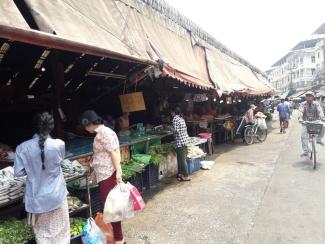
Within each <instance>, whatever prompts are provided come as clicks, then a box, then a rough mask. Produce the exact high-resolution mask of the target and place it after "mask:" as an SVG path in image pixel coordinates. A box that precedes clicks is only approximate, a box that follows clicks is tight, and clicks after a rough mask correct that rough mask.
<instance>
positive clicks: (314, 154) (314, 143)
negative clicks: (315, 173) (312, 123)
mask: <svg viewBox="0 0 325 244" xmlns="http://www.w3.org/2000/svg"><path fill="white" fill-rule="evenodd" d="M315 141H316V138H315V136H313V139H312V148H313V152H312V154H313V167H314V169H316V161H317V159H316V142H315Z"/></svg>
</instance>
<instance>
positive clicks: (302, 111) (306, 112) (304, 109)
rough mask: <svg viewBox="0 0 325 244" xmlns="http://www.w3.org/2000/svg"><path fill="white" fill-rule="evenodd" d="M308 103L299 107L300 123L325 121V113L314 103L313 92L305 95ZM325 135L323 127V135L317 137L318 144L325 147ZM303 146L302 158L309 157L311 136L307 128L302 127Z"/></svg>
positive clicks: (303, 103)
mask: <svg viewBox="0 0 325 244" xmlns="http://www.w3.org/2000/svg"><path fill="white" fill-rule="evenodd" d="M305 98H306V101H305V102H302V103H301V104H300V107H299V117H298V119H299V122H300V123H303V122H305V121H320V120H322V121H325V117H324V111H323V109H322V107H321V105H320V104H319V103H318V102H316V101H314V98H315V95H314V93H313V92H310V91H308V92H306V93H305ZM324 133H325V127H324V126H323V129H322V131H321V133H320V134H319V135H318V136H317V143H318V144H320V145H322V146H324V143H323V142H322V138H323V137H324ZM301 144H302V149H303V154H302V155H301V156H308V153H309V152H310V148H309V134H308V132H307V128H306V126H305V125H304V124H303V125H302V131H301Z"/></svg>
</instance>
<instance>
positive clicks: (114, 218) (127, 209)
mask: <svg viewBox="0 0 325 244" xmlns="http://www.w3.org/2000/svg"><path fill="white" fill-rule="evenodd" d="M103 215H104V222H105V223H111V222H118V221H121V220H123V219H127V218H131V217H133V216H134V211H133V202H132V198H131V195H130V189H129V188H128V187H127V186H126V184H125V183H119V184H117V185H116V186H115V187H114V188H113V190H111V191H110V193H109V194H108V196H107V198H106V202H105V207H104V214H103Z"/></svg>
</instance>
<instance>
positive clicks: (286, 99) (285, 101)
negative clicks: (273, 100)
mask: <svg viewBox="0 0 325 244" xmlns="http://www.w3.org/2000/svg"><path fill="white" fill-rule="evenodd" d="M284 104H285V105H287V106H288V111H289V112H288V120H287V122H288V127H289V120H290V118H291V115H292V107H291V103H290V102H289V99H288V98H287V97H286V98H285V99H284Z"/></svg>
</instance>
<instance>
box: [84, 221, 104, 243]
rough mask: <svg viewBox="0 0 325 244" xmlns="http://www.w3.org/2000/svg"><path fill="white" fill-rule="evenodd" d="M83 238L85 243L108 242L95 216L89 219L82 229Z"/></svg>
mask: <svg viewBox="0 0 325 244" xmlns="http://www.w3.org/2000/svg"><path fill="white" fill-rule="evenodd" d="M81 240H82V243H83V244H106V238H105V236H104V234H103V232H102V231H101V230H100V229H99V227H98V226H97V225H96V223H95V221H94V219H93V218H89V219H88V220H87V224H86V225H85V226H84V228H83V230H82V237H81Z"/></svg>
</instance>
